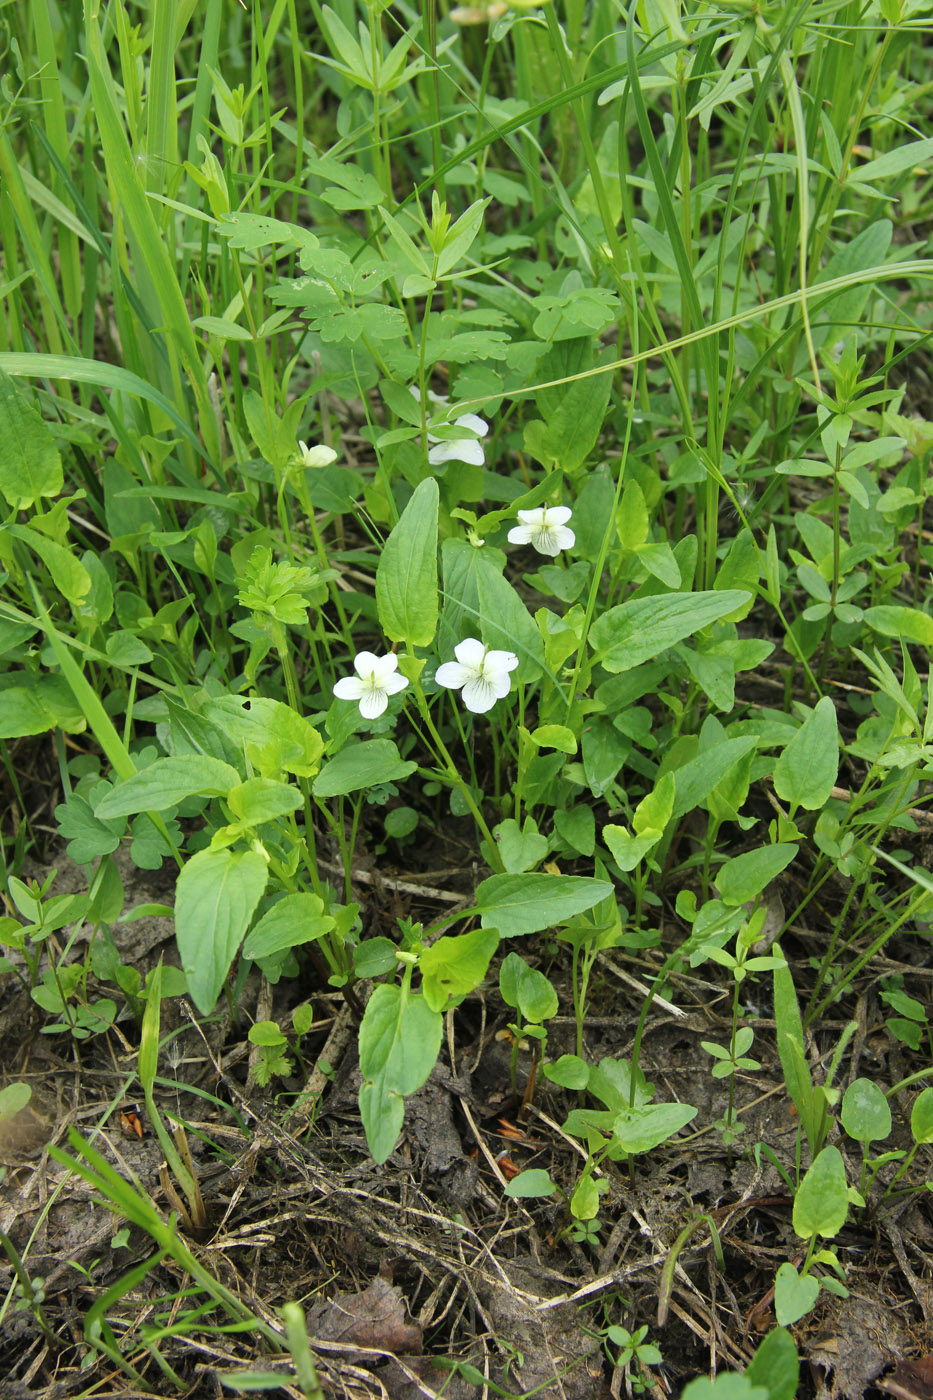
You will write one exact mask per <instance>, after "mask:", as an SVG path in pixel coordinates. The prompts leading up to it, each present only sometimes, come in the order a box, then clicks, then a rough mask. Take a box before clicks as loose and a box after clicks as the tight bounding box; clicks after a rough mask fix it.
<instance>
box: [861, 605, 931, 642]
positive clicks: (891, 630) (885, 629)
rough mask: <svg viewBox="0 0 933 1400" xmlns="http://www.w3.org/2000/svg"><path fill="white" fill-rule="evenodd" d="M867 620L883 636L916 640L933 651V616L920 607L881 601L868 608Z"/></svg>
mask: <svg viewBox="0 0 933 1400" xmlns="http://www.w3.org/2000/svg"><path fill="white" fill-rule="evenodd" d="M864 617H865V621H866V622H867V623H868V625H869V627H872V628H874V630H875V631H876V632H880V633H881V635H882V636H883V637H896V638H898V639H899V640H900V641H903V642H916V643H918V644H919V645H920V646H924V647H926V648H927V649H928V650H929V651H933V617H931V616H930V614H929V613H925V612H922V611H921V610H920V608H906V607H898V606H897V605H895V604H893V603H880V604H878V606H877V607H873V608H866V609H865V613H864Z"/></svg>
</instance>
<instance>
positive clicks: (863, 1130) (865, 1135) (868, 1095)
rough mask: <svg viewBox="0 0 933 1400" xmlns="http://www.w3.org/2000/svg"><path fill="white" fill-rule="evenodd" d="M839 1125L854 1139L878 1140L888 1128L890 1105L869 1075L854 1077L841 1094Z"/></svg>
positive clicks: (889, 1123) (884, 1134)
mask: <svg viewBox="0 0 933 1400" xmlns="http://www.w3.org/2000/svg"><path fill="white" fill-rule="evenodd" d="M839 1116H840V1117H841V1119H842V1126H843V1127H844V1128H845V1130H846V1132H847V1133H848V1134H849V1137H851V1138H855V1140H856V1142H880V1141H881V1140H882V1139H883V1138H886V1137H887V1136H888V1134H889V1133H890V1131H891V1109H890V1106H889V1104H888V1101H887V1099H886V1098H885V1096H884V1094H883V1093H882V1092H881V1090H880V1089H879V1088H878V1085H877V1084H875V1082H874V1081H873V1080H871V1079H854V1080H853V1081H852V1083H851V1084H850V1085H849V1087H848V1089H846V1091H845V1094H844V1095H843V1098H842V1109H841V1111H840V1115H839Z"/></svg>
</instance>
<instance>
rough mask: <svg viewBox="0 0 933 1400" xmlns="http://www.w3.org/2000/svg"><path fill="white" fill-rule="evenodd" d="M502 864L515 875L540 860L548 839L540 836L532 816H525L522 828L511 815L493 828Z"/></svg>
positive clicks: (545, 849) (545, 850) (543, 855)
mask: <svg viewBox="0 0 933 1400" xmlns="http://www.w3.org/2000/svg"><path fill="white" fill-rule="evenodd" d="M493 836H494V837H495V839H496V841H497V843H498V847H499V855H500V856H501V858H502V864H503V865H504V867H505V869H506V870H507V871H508V873H509V874H512V875H517V874H519V873H520V872H521V871H523V870H530V869H531V867H532V866H533V865H537V864H538V862H539V861H542V860H543V859H544V857H545V856H546V855H547V852H548V839H547V837H546V836H541V835H540V833H539V831H538V824H537V822H536V821H535V820H534V818H533V817H526V818H525V825H524V828H522V827H520V826H519V824H518V822H517V821H515V819H514V818H513V817H509V818H508V819H507V820H506V821H504V822H500V823H499V825H498V826H497V827H495V828H494V829H493Z"/></svg>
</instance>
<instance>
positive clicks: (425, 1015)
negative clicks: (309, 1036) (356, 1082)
mask: <svg viewBox="0 0 933 1400" xmlns="http://www.w3.org/2000/svg"><path fill="white" fill-rule="evenodd" d="M442 1027H443V1017H442V1016H441V1015H440V1013H439V1012H437V1011H432V1010H431V1008H430V1007H429V1006H428V1004H427V1002H426V1001H425V999H424V997H421V996H417V995H414V994H413V993H411V992H407V993H406V992H403V990H402V988H401V987H398V986H396V985H394V984H389V985H387V984H383V985H381V986H379V987H376V988H375V990H374V991H373V994H372V996H371V997H370V999H369V1001H368V1003H367V1005H366V1011H365V1012H364V1014H363V1021H362V1024H361V1025H360V1036H359V1046H360V1073H361V1074H362V1076H363V1085H362V1088H361V1089H360V1112H361V1115H362V1118H363V1127H364V1128H365V1131H366V1141H367V1142H368V1144H369V1150H370V1152H371V1153H372V1154H373V1157H374V1159H375V1160H376V1161H377V1162H384V1161H385V1160H386V1158H387V1157H388V1156H389V1154H390V1152H391V1151H392V1149H393V1147H394V1146H395V1143H396V1142H397V1140H398V1135H399V1133H400V1132H401V1128H402V1123H403V1121H404V1116H405V1105H404V1103H403V1099H404V1097H405V1096H406V1095H408V1094H413V1093H415V1091H416V1090H417V1089H420V1088H421V1085H422V1084H423V1083H424V1082H425V1080H426V1079H427V1077H428V1075H429V1074H430V1073H431V1070H432V1069H433V1068H434V1065H435V1063H436V1061H437V1054H438V1051H439V1050H440V1044H441V1030H442Z"/></svg>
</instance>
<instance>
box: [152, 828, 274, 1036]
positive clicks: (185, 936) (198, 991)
mask: <svg viewBox="0 0 933 1400" xmlns="http://www.w3.org/2000/svg"><path fill="white" fill-rule="evenodd" d="M267 879H268V867H267V865H266V862H265V861H264V860H263V858H262V856H261V855H259V853H258V852H257V851H231V850H225V851H211V850H207V851H198V853H197V855H195V856H192V858H191V860H189V861H188V863H187V865H186V866H185V867H184V869H183V870H182V872H181V874H180V875H179V877H178V884H177V887H176V890H175V935H176V938H177V940H178V951H179V953H180V955H181V965H182V968H183V970H184V973H185V976H186V977H187V979H188V987H189V989H190V991H191V997H192V1000H193V1001H194V1004H195V1006H196V1007H197V1008H198V1010H199V1011H200V1012H201V1013H202V1014H203V1015H205V1016H206V1015H208V1014H209V1012H211V1011H213V1009H214V1003H215V1002H216V1000H217V998H218V996H219V995H220V989H221V987H222V986H223V984H224V980H225V978H226V976H227V973H228V972H229V971H230V967H231V965H232V963H233V959H234V958H235V957H236V952H237V949H238V948H239V946H240V943H241V941H242V938H243V935H244V933H245V932H246V930H247V928H248V927H249V921H250V919H251V918H252V917H253V910H254V909H255V908H256V905H257V904H258V903H259V900H260V898H261V897H262V893H263V890H264V889H265V887H266V880H267Z"/></svg>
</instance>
